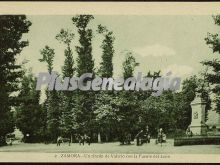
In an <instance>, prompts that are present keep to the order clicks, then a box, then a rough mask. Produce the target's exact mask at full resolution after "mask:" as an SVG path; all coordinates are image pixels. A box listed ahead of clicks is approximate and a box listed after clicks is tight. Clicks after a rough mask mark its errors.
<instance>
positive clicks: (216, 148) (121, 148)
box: [0, 139, 220, 154]
mask: <svg viewBox="0 0 220 165" xmlns="http://www.w3.org/2000/svg"><path fill="white" fill-rule="evenodd" d="M173 143H174V141H173V139H168V140H167V143H164V144H163V145H162V146H161V145H160V144H159V145H158V144H157V145H156V144H155V139H152V140H151V143H150V144H144V145H143V146H136V145H135V144H131V145H119V143H117V142H114V143H102V144H100V143H92V144H91V145H90V146H88V144H85V145H84V146H80V145H79V144H78V143H73V144H71V146H69V145H68V143H63V144H61V146H56V144H43V143H33V144H27V143H14V144H13V145H12V146H9V145H8V146H3V147H0V152H44V153H127V154H128V153H137V154H138V153H144V154H155V153H158V154H220V145H192V146H174V145H173Z"/></svg>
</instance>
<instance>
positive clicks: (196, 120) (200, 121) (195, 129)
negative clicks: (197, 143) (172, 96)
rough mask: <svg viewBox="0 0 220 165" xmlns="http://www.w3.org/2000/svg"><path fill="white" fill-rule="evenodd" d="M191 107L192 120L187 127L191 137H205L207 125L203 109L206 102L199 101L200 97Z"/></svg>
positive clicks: (197, 97)
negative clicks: (191, 134)
mask: <svg viewBox="0 0 220 165" xmlns="http://www.w3.org/2000/svg"><path fill="white" fill-rule="evenodd" d="M191 107H192V119H191V124H190V125H189V127H190V130H191V131H192V133H193V135H207V125H206V124H205V107H206V102H205V101H203V100H202V99H201V97H200V96H198V95H197V96H196V98H195V99H194V100H193V101H192V103H191Z"/></svg>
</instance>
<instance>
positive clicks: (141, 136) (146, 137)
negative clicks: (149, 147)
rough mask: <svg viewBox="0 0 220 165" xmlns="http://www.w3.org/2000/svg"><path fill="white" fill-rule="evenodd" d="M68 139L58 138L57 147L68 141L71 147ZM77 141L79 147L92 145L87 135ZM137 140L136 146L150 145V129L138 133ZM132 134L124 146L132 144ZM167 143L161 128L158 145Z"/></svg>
mask: <svg viewBox="0 0 220 165" xmlns="http://www.w3.org/2000/svg"><path fill="white" fill-rule="evenodd" d="M64 139H67V138H62V137H61V136H58V138H57V146H60V144H61V143H63V142H65V141H68V142H69V145H70V141H71V140H70V139H68V140H65V141H64ZM76 139H77V141H78V143H79V145H84V144H85V143H87V144H88V145H90V144H91V137H90V136H88V135H87V134H77V135H76ZM135 139H136V145H137V146H140V145H143V144H144V143H150V139H151V134H150V131H149V127H148V126H146V128H145V129H142V130H141V131H140V132H138V134H137V135H136V136H135ZM130 141H131V134H126V136H125V137H124V140H123V144H124V143H125V144H131V143H130ZM164 142H166V134H165V133H164V131H163V129H162V128H160V129H158V135H157V139H156V144H158V143H161V144H162V143H164Z"/></svg>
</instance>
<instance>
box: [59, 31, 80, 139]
mask: <svg viewBox="0 0 220 165" xmlns="http://www.w3.org/2000/svg"><path fill="white" fill-rule="evenodd" d="M56 39H57V40H58V41H59V42H60V43H62V44H64V45H65V47H66V48H65V50H64V55H65V60H64V65H63V66H62V75H63V78H65V77H70V78H71V77H73V75H74V72H75V67H74V59H73V51H72V49H71V47H70V44H71V42H72V40H73V39H74V34H73V33H72V32H71V31H70V30H68V29H67V30H64V29H61V31H60V33H59V34H57V36H56ZM61 96H62V98H61V99H62V105H61V109H62V116H61V120H62V125H61V127H62V132H63V134H64V135H70V137H71V142H72V134H73V131H74V128H75V122H74V121H75V120H74V117H75V116H74V109H75V104H76V101H75V99H76V92H75V91H62V92H61Z"/></svg>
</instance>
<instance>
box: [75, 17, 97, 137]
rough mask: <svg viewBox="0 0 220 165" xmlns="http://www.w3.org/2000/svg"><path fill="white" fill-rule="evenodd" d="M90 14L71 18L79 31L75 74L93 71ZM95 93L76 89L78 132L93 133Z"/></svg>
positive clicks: (79, 74) (90, 134) (91, 18)
mask: <svg viewBox="0 0 220 165" xmlns="http://www.w3.org/2000/svg"><path fill="white" fill-rule="evenodd" d="M93 19H94V17H93V16H92V15H77V16H75V17H73V18H72V21H73V24H74V25H75V26H76V28H77V30H78V33H79V46H76V51H77V54H78V57H77V68H76V70H77V75H78V76H81V75H82V74H84V73H94V60H93V57H92V37H93V35H92V29H90V28H88V25H89V22H90V21H91V20H93ZM94 102H95V94H94V92H93V91H78V98H77V107H76V111H75V115H76V122H77V123H78V126H77V128H78V132H79V133H81V134H84V133H86V134H89V136H92V135H93V132H94V113H93V105H94Z"/></svg>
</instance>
